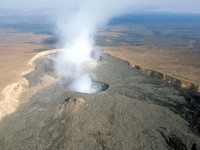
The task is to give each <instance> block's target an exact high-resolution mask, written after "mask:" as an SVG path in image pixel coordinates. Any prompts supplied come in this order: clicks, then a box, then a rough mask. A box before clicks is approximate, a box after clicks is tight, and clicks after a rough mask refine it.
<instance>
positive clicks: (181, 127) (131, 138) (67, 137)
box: [0, 55, 200, 150]
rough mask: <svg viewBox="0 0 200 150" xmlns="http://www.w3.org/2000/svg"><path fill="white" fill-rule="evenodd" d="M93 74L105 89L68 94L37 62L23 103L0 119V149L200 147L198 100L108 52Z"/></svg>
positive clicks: (44, 65) (45, 64)
mask: <svg viewBox="0 0 200 150" xmlns="http://www.w3.org/2000/svg"><path fill="white" fill-rule="evenodd" d="M92 72H94V73H95V74H96V76H97V79H98V81H101V82H105V83H107V84H108V85H109V88H108V89H107V90H106V91H103V92H100V93H95V94H84V93H76V92H71V91H70V90H69V89H68V88H67V86H66V85H65V84H63V83H62V81H59V80H55V81H54V80H52V78H55V75H54V73H53V69H52V64H51V61H50V60H48V59H46V58H43V59H40V60H38V61H37V67H36V70H35V71H34V72H32V73H30V74H29V75H27V76H26V77H27V79H28V80H30V83H31V86H30V88H29V89H28V90H27V91H26V92H25V93H24V95H23V97H22V101H23V103H22V104H21V105H20V107H19V108H18V109H17V110H16V111H15V112H14V113H12V114H10V115H8V116H6V117H4V118H3V119H2V120H1V122H0V149H1V150H28V149H31V150H36V149H37V150H45V149H53V150H58V149H60V150H66V149H70V150H73V149H74V150H81V149H83V150H86V149H87V150H96V149H97V150H98V149H99V150H100V149H105V150H106V149H107V150H108V149H110V150H129V149H130V150H132V149H134V150H137V149H142V150H150V149H154V150H155V149H162V150H165V149H166V150H167V149H176V150H185V149H188V150H190V149H194V150H195V149H200V144H199V143H200V138H199V133H200V132H199V127H198V126H199V117H198V114H199V111H198V109H197V108H198V107H199V103H198V101H196V100H193V101H192V102H188V99H187V100H186V98H185V97H186V96H185V95H184V93H183V92H182V91H180V90H178V89H176V88H175V87H174V86H172V85H169V84H167V83H165V82H164V81H161V80H159V79H156V78H153V77H150V76H147V75H144V74H142V73H141V72H139V71H138V70H137V69H133V68H131V67H130V66H129V64H128V63H126V62H124V61H122V60H119V59H115V58H113V57H110V56H108V55H103V60H102V61H100V62H99V64H98V66H97V68H95V69H94V70H92ZM43 77H45V78H43ZM39 79H40V80H39ZM47 81H48V82H47ZM50 81H51V82H50ZM48 83H49V84H48ZM188 103H189V104H188ZM191 104H193V105H191ZM194 106H195V109H194V108H193V107H194ZM195 114H196V117H195ZM192 121H193V122H194V123H192ZM195 121H196V122H195Z"/></svg>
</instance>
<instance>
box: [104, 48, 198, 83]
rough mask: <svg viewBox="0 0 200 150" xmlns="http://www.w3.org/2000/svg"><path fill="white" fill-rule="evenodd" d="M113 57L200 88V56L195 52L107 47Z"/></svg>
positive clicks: (106, 50)
mask: <svg viewBox="0 0 200 150" xmlns="http://www.w3.org/2000/svg"><path fill="white" fill-rule="evenodd" d="M104 51H105V52H106V53H108V54H110V55H112V56H115V57H117V58H120V59H123V60H126V61H128V62H130V64H131V65H132V66H135V65H138V66H140V67H141V68H143V69H148V70H154V71H157V72H160V73H163V74H164V75H168V76H171V77H174V78H177V79H181V80H184V81H187V82H190V83H194V84H196V85H198V86H200V59H199V56H200V54H199V53H198V52H193V51H191V52H190V51H184V50H165V49H160V48H157V47H155V46H146V45H143V46H121V47H120V46H119V47H105V48H104Z"/></svg>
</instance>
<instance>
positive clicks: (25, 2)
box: [0, 0, 200, 13]
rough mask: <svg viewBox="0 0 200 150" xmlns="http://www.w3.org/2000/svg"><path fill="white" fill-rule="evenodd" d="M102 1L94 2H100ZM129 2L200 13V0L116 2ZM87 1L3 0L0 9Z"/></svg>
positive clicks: (63, 5)
mask: <svg viewBox="0 0 200 150" xmlns="http://www.w3.org/2000/svg"><path fill="white" fill-rule="evenodd" d="M98 1H101V0H94V2H98ZM123 1H129V3H131V4H132V8H133V9H134V10H138V11H164V12H191V13H200V0H115V1H113V3H116V4H117V3H119V4H123ZM80 2H86V3H87V0H1V2H0V9H34V8H68V7H72V6H76V4H78V3H80Z"/></svg>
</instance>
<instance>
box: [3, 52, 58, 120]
mask: <svg viewBox="0 0 200 150" xmlns="http://www.w3.org/2000/svg"><path fill="white" fill-rule="evenodd" d="M58 51H60V49H54V50H48V51H44V52H40V53H38V54H36V55H35V56H34V57H33V58H32V59H31V60H29V62H28V63H27V65H28V66H30V69H29V70H25V71H23V72H22V73H21V74H20V80H19V81H18V82H16V83H12V84H10V85H8V86H6V87H5V88H4V89H3V90H2V91H1V100H0V120H1V119H2V118H3V117H4V116H6V115H8V114H10V113H12V112H14V111H15V110H16V108H17V107H18V106H19V104H20V97H21V95H22V94H23V92H25V91H26V90H27V88H28V87H29V81H28V80H27V79H26V78H24V76H25V75H26V74H29V73H30V72H32V71H34V69H35V63H34V62H35V61H36V60H37V59H39V58H41V57H44V56H47V55H50V54H54V53H57V52H58Z"/></svg>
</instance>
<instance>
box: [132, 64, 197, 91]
mask: <svg viewBox="0 0 200 150" xmlns="http://www.w3.org/2000/svg"><path fill="white" fill-rule="evenodd" d="M129 64H130V63H129ZM130 66H131V67H134V68H137V69H139V70H140V71H141V72H143V73H145V74H147V75H150V76H153V77H156V78H159V79H162V80H164V81H166V82H168V83H170V84H173V85H176V86H179V87H181V88H183V89H185V90H189V91H193V92H196V94H197V93H199V92H200V86H199V85H196V84H194V83H191V82H189V81H185V80H183V79H177V78H175V77H172V76H169V75H166V74H164V73H161V72H158V71H154V70H149V69H146V68H142V67H140V66H138V65H134V64H130Z"/></svg>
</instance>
